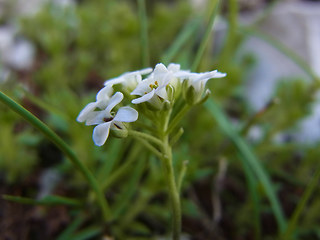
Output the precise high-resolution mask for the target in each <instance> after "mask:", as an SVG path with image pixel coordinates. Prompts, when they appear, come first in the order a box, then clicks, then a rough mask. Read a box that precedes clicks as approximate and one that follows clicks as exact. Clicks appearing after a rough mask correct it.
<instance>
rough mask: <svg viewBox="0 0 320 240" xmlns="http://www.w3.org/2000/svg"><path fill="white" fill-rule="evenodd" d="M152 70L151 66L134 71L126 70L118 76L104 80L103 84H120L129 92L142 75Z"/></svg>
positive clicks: (140, 79)
mask: <svg viewBox="0 0 320 240" xmlns="http://www.w3.org/2000/svg"><path fill="white" fill-rule="evenodd" d="M151 72H152V68H145V69H141V70H138V71H134V72H126V73H124V74H121V75H120V76H119V77H116V78H111V79H109V80H107V81H105V82H104V85H105V86H110V85H111V86H112V85H115V84H122V85H123V86H124V87H125V88H126V89H128V91H129V92H131V91H132V90H133V89H135V88H136V87H137V85H138V84H139V83H140V82H141V81H142V75H145V74H148V73H151Z"/></svg>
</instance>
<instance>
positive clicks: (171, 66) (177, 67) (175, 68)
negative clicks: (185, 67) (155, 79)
mask: <svg viewBox="0 0 320 240" xmlns="http://www.w3.org/2000/svg"><path fill="white" fill-rule="evenodd" d="M168 70H169V71H170V72H178V71H180V64H176V63H170V64H169V65H168Z"/></svg>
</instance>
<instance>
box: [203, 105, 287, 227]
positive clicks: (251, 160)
mask: <svg viewBox="0 0 320 240" xmlns="http://www.w3.org/2000/svg"><path fill="white" fill-rule="evenodd" d="M205 107H206V108H207V109H208V111H209V113H210V114H211V115H212V117H214V118H215V120H216V121H217V123H218V125H219V127H220V128H221V130H222V131H223V132H224V133H225V134H226V135H227V136H228V137H229V138H230V140H231V141H232V142H233V144H234V145H235V146H236V147H237V149H238V151H239V153H240V154H241V155H242V156H243V158H240V160H243V161H245V164H248V165H249V166H250V168H251V169H252V171H253V172H254V173H255V174H256V176H257V178H258V179H259V180H260V181H261V184H262V185H263V187H264V189H265V192H266V195H267V197H268V199H269V201H270V204H271V208H272V210H273V213H274V216H275V218H276V221H277V224H278V227H279V231H280V232H283V231H284V229H285V227H286V219H285V217H284V214H283V211H282V208H281V205H280V203H279V200H278V198H277V196H276V193H275V191H274V188H273V186H272V183H271V180H270V178H269V176H268V174H267V173H266V172H265V170H264V168H263V167H262V165H261V163H260V162H259V160H258V159H257V157H256V156H255V155H254V153H253V152H252V150H251V149H250V147H249V146H248V144H247V143H246V142H245V140H244V139H243V138H242V137H241V136H240V135H239V134H238V133H237V132H236V131H235V130H234V129H233V127H232V125H231V123H230V121H229V120H228V118H227V117H226V116H225V114H224V113H223V111H222V110H221V109H220V108H219V106H218V105H217V104H216V103H215V102H214V100H213V99H208V100H207V102H206V103H205Z"/></svg>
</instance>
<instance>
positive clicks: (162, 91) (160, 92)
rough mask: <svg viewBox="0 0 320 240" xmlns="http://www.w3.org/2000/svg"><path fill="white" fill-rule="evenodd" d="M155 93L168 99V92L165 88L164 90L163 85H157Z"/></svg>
mask: <svg viewBox="0 0 320 240" xmlns="http://www.w3.org/2000/svg"><path fill="white" fill-rule="evenodd" d="M155 93H156V94H157V95H158V96H159V97H161V98H163V99H166V100H168V94H167V90H166V88H165V87H161V88H160V87H158V88H157V89H156V91H155Z"/></svg>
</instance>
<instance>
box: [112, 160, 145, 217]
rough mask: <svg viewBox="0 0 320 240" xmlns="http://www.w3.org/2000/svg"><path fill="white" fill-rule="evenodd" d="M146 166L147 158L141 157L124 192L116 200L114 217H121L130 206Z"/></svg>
mask: <svg viewBox="0 0 320 240" xmlns="http://www.w3.org/2000/svg"><path fill="white" fill-rule="evenodd" d="M144 167H145V159H144V157H142V158H140V159H139V161H138V162H137V165H136V166H135V167H134V169H133V170H132V171H133V172H132V175H131V177H130V179H128V182H127V185H126V187H125V189H124V191H123V192H122V193H120V194H119V197H118V201H116V204H115V207H114V217H115V218H117V217H119V216H120V215H121V214H122V213H123V211H124V210H125V208H127V207H129V208H130V204H129V202H130V200H131V199H132V197H133V195H134V193H135V192H136V190H137V187H138V184H139V180H140V178H141V176H142V174H143V170H144Z"/></svg>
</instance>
